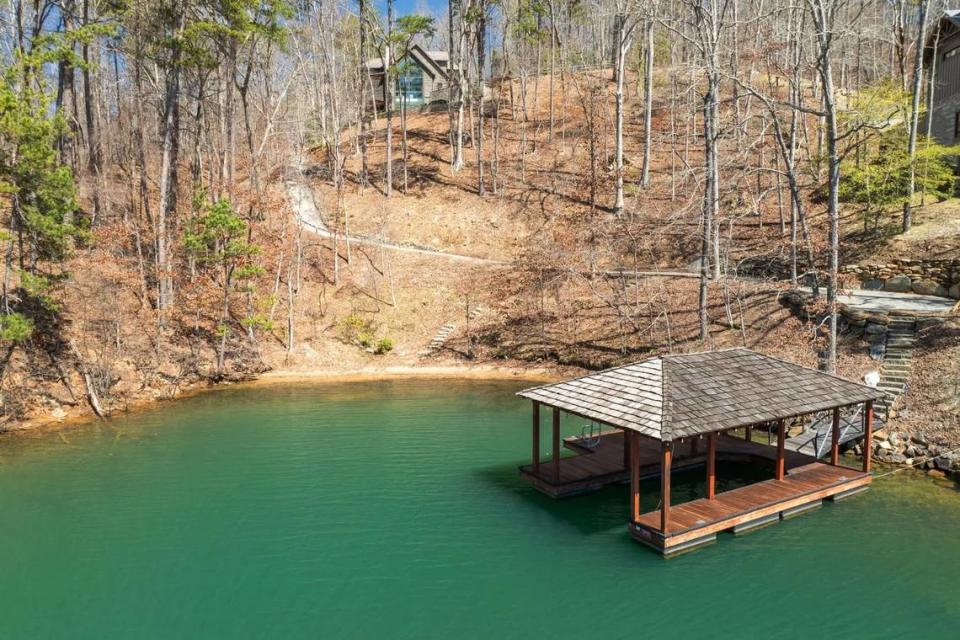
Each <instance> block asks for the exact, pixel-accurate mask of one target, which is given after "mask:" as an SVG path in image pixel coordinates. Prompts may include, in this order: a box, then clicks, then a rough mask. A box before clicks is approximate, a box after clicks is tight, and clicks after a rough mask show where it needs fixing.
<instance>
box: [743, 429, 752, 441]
mask: <svg viewBox="0 0 960 640" xmlns="http://www.w3.org/2000/svg"><path fill="white" fill-rule="evenodd" d="M743 439H744V440H746V441H747V442H753V427H747V428H745V429H744V430H743Z"/></svg>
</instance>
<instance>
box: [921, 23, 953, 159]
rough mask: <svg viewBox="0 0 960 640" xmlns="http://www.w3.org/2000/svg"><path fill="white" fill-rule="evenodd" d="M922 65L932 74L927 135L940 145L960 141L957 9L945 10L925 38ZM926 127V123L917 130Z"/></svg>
mask: <svg viewBox="0 0 960 640" xmlns="http://www.w3.org/2000/svg"><path fill="white" fill-rule="evenodd" d="M924 58H925V64H926V67H927V69H928V70H929V72H931V73H932V74H933V83H932V85H931V90H932V91H933V101H932V109H930V113H928V114H927V116H926V117H927V118H930V121H929V126H930V134H931V136H932V137H933V139H934V140H936V141H937V142H939V143H941V144H946V145H952V144H956V143H958V142H960V10H955V9H954V10H950V11H946V12H944V14H943V16H942V17H941V18H940V21H939V22H938V23H937V26H936V27H935V28H934V30H933V33H931V35H930V38H929V39H928V40H927V46H926V52H925V56H924ZM920 130H921V131H922V132H926V130H927V122H925V123H924V124H923V126H922V127H921V129H920Z"/></svg>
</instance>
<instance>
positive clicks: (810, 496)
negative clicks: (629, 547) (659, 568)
mask: <svg viewBox="0 0 960 640" xmlns="http://www.w3.org/2000/svg"><path fill="white" fill-rule="evenodd" d="M870 479H871V476H870V474H869V473H863V472H861V471H857V470H854V469H848V468H844V467H834V466H831V465H828V464H824V463H821V462H813V463H810V464H806V465H804V466H802V467H798V468H794V469H791V470H790V471H789V472H788V474H787V477H786V478H784V479H783V480H765V481H763V482H758V483H755V484H751V485H748V486H745V487H740V488H738V489H733V490H731V491H727V492H725V493H720V494H717V496H716V498H714V499H713V500H707V499H706V498H702V499H700V500H693V501H691V502H686V503H684V504H680V505H675V506H672V507H671V508H670V523H669V526H668V527H667V531H666V533H663V532H661V531H660V511H651V512H649V513H645V514H643V515H642V516H640V520H639V521H638V522H636V523H632V524H631V525H630V532H631V534H632V535H633V537H634V538H636V539H637V540H639V541H641V542H643V543H645V544H648V545H650V546H651V547H653V548H654V549H656V550H657V551H659V552H661V553H663V554H664V555H668V556H669V555H673V554H675V553H679V552H681V551H686V550H688V549H691V548H693V547H695V546H700V545H702V544H707V543H709V542H713V541H714V540H715V539H716V533H717V532H718V531H726V530H733V531H734V532H735V533H739V532H742V531H745V530H749V529H753V528H756V527H757V526H762V525H764V524H770V523H773V522H776V521H777V520H779V519H780V518H781V517H784V518H785V517H790V516H791V515H794V514H796V513H799V512H800V511H803V510H806V509H810V508H815V507H817V506H819V505H820V504H821V502H822V501H823V499H824V498H833V499H838V498H840V497H846V496H848V495H851V494H852V493H856V492H859V491H862V490H863V489H866V487H867V485H869V484H870Z"/></svg>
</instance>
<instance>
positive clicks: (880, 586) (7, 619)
mask: <svg viewBox="0 0 960 640" xmlns="http://www.w3.org/2000/svg"><path fill="white" fill-rule="evenodd" d="M517 389H518V385H517V384H516V383H503V382H483V381H452V380H442V381H428V380H411V381H391V382H370V383H351V384H337V383H322V384H316V385H311V386H291V387H285V388H277V387H274V388H252V389H250V388H247V389H244V388H236V389H229V390H223V391H218V392H215V393H210V394H205V395H201V396H197V397H193V398H189V399H186V400H183V401H180V402H177V403H171V404H165V405H162V406H161V407H159V408H157V409H156V410H152V411H148V412H143V413H138V414H135V415H129V416H125V417H121V418H118V419H115V420H112V421H111V422H110V423H108V424H98V425H92V426H90V427H84V428H80V429H76V430H72V431H67V432H64V433H63V434H62V436H63V437H62V438H61V435H60V434H47V435H44V436H43V437H41V438H34V439H29V440H27V439H12V438H9V439H6V440H3V441H0V523H2V524H0V526H2V531H3V540H4V545H3V552H2V571H0V603H2V604H0V608H2V609H0V638H98V639H106V638H248V637H249V638H266V637H276V638H341V637H343V638H372V637H382V638H456V637H460V638H514V637H518V638H519V637H532V636H535V635H543V636H547V637H551V638H577V639H580V640H587V639H593V638H628V637H637V636H638V635H640V636H642V637H660V638H676V637H687V638H753V637H767V638H813V637H816V638H904V637H931V638H932V637H939V638H956V637H958V636H960V579H958V577H960V535H958V531H960V492H958V491H956V490H955V489H954V488H953V486H952V485H946V484H938V483H936V482H934V481H932V480H930V479H928V478H926V477H924V476H921V475H919V474H908V473H901V474H896V475H894V476H891V477H889V478H882V479H878V480H876V481H875V482H874V484H873V485H872V488H871V489H870V491H868V492H867V493H865V494H863V495H860V496H857V497H855V498H852V499H850V500H849V501H846V502H843V503H838V504H836V505H832V504H827V505H825V506H824V508H823V509H821V510H819V511H816V512H814V513H811V514H807V515H804V516H802V517H799V518H796V519H793V520H790V521H788V522H783V523H780V524H777V525H774V526H772V527H768V528H766V529H763V530H761V531H758V532H755V533H752V534H750V535H748V536H744V537H737V538H734V537H733V536H730V535H728V534H722V535H720V536H719V538H718V540H719V542H718V544H716V545H714V546H712V547H707V548H705V549H702V550H700V551H697V552H695V553H692V554H688V555H684V556H681V557H678V558H675V559H672V560H663V559H662V558H660V557H659V556H657V555H656V554H655V553H653V552H651V551H649V550H647V549H646V548H645V547H643V546H641V545H639V544H637V543H636V542H633V541H632V540H631V539H630V536H629V534H628V533H627V529H626V518H627V508H628V499H627V487H612V488H609V489H607V490H605V491H602V492H600V493H596V494H591V495H588V496H583V497H579V498H572V499H568V500H564V501H553V500H550V499H549V498H546V497H544V496H541V495H539V494H537V493H536V492H535V491H534V490H533V489H532V488H530V487H529V486H527V485H526V484H525V483H523V482H522V481H521V480H520V479H519V478H518V474H517V466H518V465H520V464H522V463H525V462H526V458H527V456H528V455H529V451H530V443H529V434H530V429H529V406H528V404H527V403H526V402H524V401H521V400H519V399H517V398H516V397H514V396H513V392H514V391H516V390H517ZM581 422H582V421H580V420H574V419H571V420H569V421H565V422H564V425H563V427H564V430H565V432H566V433H574V432H579V430H580V426H581V424H580V423H581ZM545 438H546V436H545ZM547 446H548V443H547V442H546V440H545V441H544V443H543V450H544V451H546V450H547ZM742 472H743V470H742V469H738V468H737V467H735V466H723V465H721V466H720V467H719V475H720V480H726V481H727V482H731V483H734V482H736V476H737V475H739V474H741V473H742ZM699 476H700V474H698V473H692V474H690V473H687V474H676V475H675V476H674V485H675V486H674V500H675V501H677V502H679V501H681V500H684V499H689V498H692V497H699V495H700V494H699V491H700V490H702V486H703V484H702V479H701V478H700V477H699ZM657 487H658V485H657V481H656V480H654V481H650V482H644V483H643V484H642V486H641V492H642V494H643V497H644V509H645V510H647V509H652V508H654V507H655V506H656V505H655V502H654V501H655V500H656V493H657Z"/></svg>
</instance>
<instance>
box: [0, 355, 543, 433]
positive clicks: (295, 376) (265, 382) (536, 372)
mask: <svg viewBox="0 0 960 640" xmlns="http://www.w3.org/2000/svg"><path fill="white" fill-rule="evenodd" d="M561 375H562V374H561V372H560V370H559V369H557V368H550V367H543V366H530V367H523V366H518V365H517V364H516V363H514V364H507V365H489V364H446V365H425V366H418V365H415V364H407V365H392V366H383V367H351V368H336V367H334V368H320V367H317V368H307V369H283V368H278V369H272V370H270V371H267V372H266V373H263V374H261V375H259V376H257V377H256V378H252V379H250V380H241V381H236V382H226V383H219V384H214V383H208V384H203V383H198V384H196V385H193V386H189V387H186V388H181V389H180V390H178V391H177V392H176V393H175V394H174V395H170V396H168V397H151V398H134V399H131V400H130V401H129V402H127V404H126V406H125V407H122V408H118V409H115V410H114V411H113V412H111V414H110V415H109V416H107V417H106V418H99V417H97V416H96V415H94V414H93V412H92V411H91V410H90V409H89V407H88V406H87V405H83V406H84V407H85V410H83V411H76V412H69V413H68V414H67V415H66V416H63V417H54V416H36V417H32V418H28V419H27V420H23V421H21V422H17V423H15V424H13V425H10V426H8V427H7V428H6V429H4V430H2V431H0V446H2V440H3V438H5V437H14V438H15V437H18V436H19V437H24V436H31V435H39V434H43V433H50V432H56V431H61V430H68V429H71V428H74V427H78V426H82V425H86V424H92V423H95V422H109V420H110V418H112V417H117V416H125V415H130V414H135V413H138V412H141V411H147V410H150V409H153V408H156V407H157V406H159V405H162V404H163V403H166V402H175V401H177V400H182V399H185V398H190V397H194V396H197V395H200V394H203V393H212V392H217V391H222V390H226V389H235V388H238V387H241V388H244V387H247V388H254V387H271V386H282V385H302V384H309V383H312V382H315V383H324V384H326V383H351V382H369V381H375V380H390V379H418V380H430V379H434V380H441V379H460V380H518V381H521V380H525V381H530V382H550V381H553V380H557V379H559V378H560V377H561Z"/></svg>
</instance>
